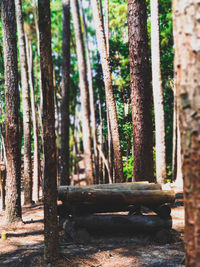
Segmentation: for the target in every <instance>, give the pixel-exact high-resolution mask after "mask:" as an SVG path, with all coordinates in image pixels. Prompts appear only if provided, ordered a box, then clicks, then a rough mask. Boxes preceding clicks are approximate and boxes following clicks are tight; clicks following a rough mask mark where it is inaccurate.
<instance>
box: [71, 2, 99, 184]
mask: <svg viewBox="0 0 200 267" xmlns="http://www.w3.org/2000/svg"><path fill="white" fill-rule="evenodd" d="M71 7H72V17H73V22H74V31H75V38H76V53H77V60H78V69H79V81H80V91H81V105H82V127H83V147H84V161H85V168H86V174H87V176H88V183H89V184H92V183H94V176H93V164H92V145H91V133H90V106H89V90H88V83H87V73H86V62H85V57H84V54H85V52H84V44H83V36H82V32H81V23H80V14H79V8H78V1H77V0H72V1H71Z"/></svg>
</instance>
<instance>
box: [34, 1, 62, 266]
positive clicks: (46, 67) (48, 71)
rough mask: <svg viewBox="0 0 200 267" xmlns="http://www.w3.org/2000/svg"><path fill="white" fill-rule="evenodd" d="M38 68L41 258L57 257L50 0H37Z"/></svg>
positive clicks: (53, 258) (50, 259)
mask: <svg viewBox="0 0 200 267" xmlns="http://www.w3.org/2000/svg"><path fill="white" fill-rule="evenodd" d="M38 10H39V31H40V68H41V78H42V92H43V96H44V98H43V105H42V106H43V113H42V124H43V134H44V222H45V223H44V258H45V260H46V261H47V262H50V263H52V262H53V261H55V260H56V259H57V258H58V223H57V189H56V185H57V177H56V174H57V162H56V143H55V115H54V88H53V68H52V56H51V18H50V0H39V1H38Z"/></svg>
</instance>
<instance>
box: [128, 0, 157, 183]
mask: <svg viewBox="0 0 200 267" xmlns="http://www.w3.org/2000/svg"><path fill="white" fill-rule="evenodd" d="M128 30H129V57H130V86H131V105H132V120H133V179H134V180H135V181H140V180H149V182H152V181H154V175H153V131H152V91H151V87H150V66H149V60H148V59H149V56H148V40H147V15H146V1H145V0H128ZM144 162H145V164H144Z"/></svg>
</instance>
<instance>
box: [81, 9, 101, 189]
mask: <svg viewBox="0 0 200 267" xmlns="http://www.w3.org/2000/svg"><path fill="white" fill-rule="evenodd" d="M81 14H82V19H83V30H84V35H85V48H86V58H87V74H88V85H89V97H90V111H91V122H92V123H91V126H92V132H93V146H94V177H95V180H94V183H95V184H98V182H99V162H98V150H97V126H96V116H95V100H94V88H93V81H92V66H91V63H90V53H89V46H88V36H87V30H86V22H85V16H84V12H83V9H82V7H81Z"/></svg>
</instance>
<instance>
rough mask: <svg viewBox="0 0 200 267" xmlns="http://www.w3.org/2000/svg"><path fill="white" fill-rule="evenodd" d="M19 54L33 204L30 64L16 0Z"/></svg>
mask: <svg viewBox="0 0 200 267" xmlns="http://www.w3.org/2000/svg"><path fill="white" fill-rule="evenodd" d="M15 9H16V19H17V30H18V40H19V56H20V67H21V86H22V107H23V130H24V204H25V205H27V204H29V205H30V204H32V159H31V117H30V106H31V104H30V93H29V86H28V66H27V54H26V44H25V35H24V20H23V14H22V3H21V0H15Z"/></svg>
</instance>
